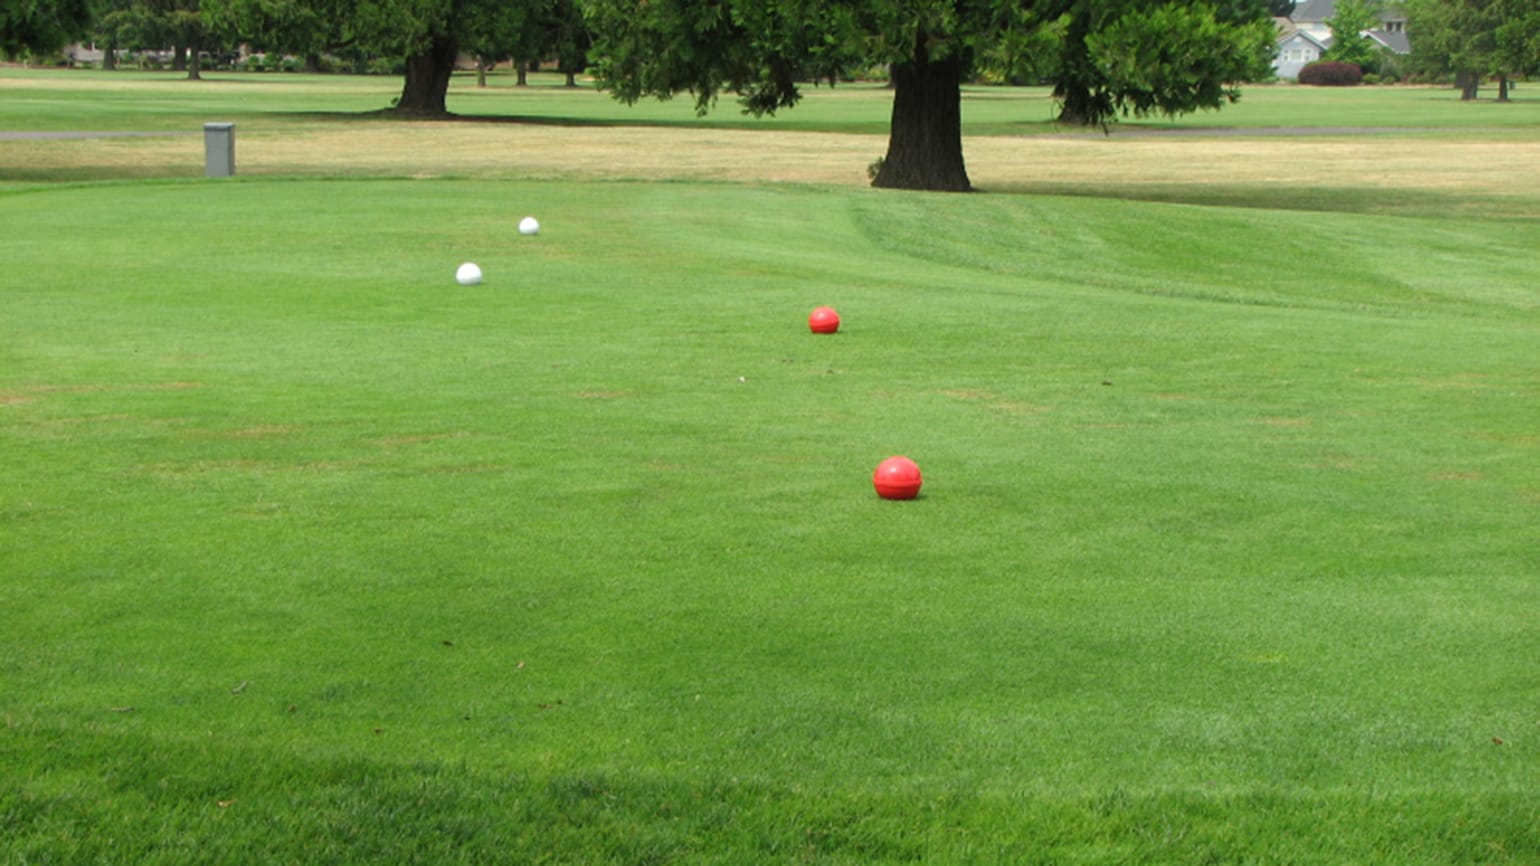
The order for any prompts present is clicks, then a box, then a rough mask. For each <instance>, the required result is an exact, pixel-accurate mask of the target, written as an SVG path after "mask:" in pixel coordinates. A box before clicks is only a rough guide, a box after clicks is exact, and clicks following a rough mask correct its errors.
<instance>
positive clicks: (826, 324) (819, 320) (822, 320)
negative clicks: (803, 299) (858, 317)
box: [807, 307, 840, 334]
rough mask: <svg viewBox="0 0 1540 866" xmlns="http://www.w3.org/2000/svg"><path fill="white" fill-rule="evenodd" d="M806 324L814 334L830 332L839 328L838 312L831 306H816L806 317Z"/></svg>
mask: <svg viewBox="0 0 1540 866" xmlns="http://www.w3.org/2000/svg"><path fill="white" fill-rule="evenodd" d="M807 326H808V328H810V329H811V330H812V331H813V333H815V334H832V333H834V332H835V331H838V330H839V329H840V314H839V313H836V312H834V308H833V307H818V308H817V309H815V310H813V312H812V313H811V314H810V315H809V316H808V317H807Z"/></svg>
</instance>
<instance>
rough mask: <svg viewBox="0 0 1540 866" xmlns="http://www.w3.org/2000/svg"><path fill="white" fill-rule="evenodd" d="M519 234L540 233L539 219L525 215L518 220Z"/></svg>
mask: <svg viewBox="0 0 1540 866" xmlns="http://www.w3.org/2000/svg"><path fill="white" fill-rule="evenodd" d="M519 234H521V235H538V234H540V221H539V220H537V219H535V218H534V217H525V218H523V219H521V220H519Z"/></svg>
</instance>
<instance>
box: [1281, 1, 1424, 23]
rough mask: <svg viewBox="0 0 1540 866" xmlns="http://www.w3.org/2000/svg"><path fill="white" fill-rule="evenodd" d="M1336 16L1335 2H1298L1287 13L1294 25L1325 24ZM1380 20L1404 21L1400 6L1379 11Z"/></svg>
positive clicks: (1395, 5) (1395, 4) (1386, 7)
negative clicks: (1292, 9) (1291, 10)
mask: <svg viewBox="0 0 1540 866" xmlns="http://www.w3.org/2000/svg"><path fill="white" fill-rule="evenodd" d="M1336 14H1337V0H1300V2H1299V3H1298V4H1297V5H1296V6H1295V7H1294V11H1293V12H1291V13H1289V18H1290V19H1291V20H1292V21H1294V23H1296V24H1325V23H1326V22H1327V21H1328V20H1330V19H1331V18H1332V17H1333V16H1335V15H1336ZM1380 18H1381V20H1393V19H1394V20H1401V21H1404V20H1406V13H1405V11H1403V10H1402V9H1401V6H1400V4H1397V3H1390V4H1387V5H1386V6H1385V7H1384V9H1382V10H1381V11H1380Z"/></svg>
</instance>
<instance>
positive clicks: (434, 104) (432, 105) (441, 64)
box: [396, 36, 459, 116]
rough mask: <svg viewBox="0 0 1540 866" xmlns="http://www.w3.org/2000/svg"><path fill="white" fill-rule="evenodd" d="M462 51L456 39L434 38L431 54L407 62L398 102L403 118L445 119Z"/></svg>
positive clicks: (413, 57)
mask: <svg viewBox="0 0 1540 866" xmlns="http://www.w3.org/2000/svg"><path fill="white" fill-rule="evenodd" d="M458 54H459V47H458V45H457V43H456V42H455V40H454V38H453V37H450V36H437V37H434V39H433V42H432V44H430V45H429V46H428V48H427V50H425V51H422V52H420V53H418V54H413V55H412V56H411V57H408V58H407V59H406V83H405V84H404V85H403V86H402V88H401V98H400V99H399V100H397V101H396V111H397V112H398V113H400V114H416V115H426V116H434V115H444V114H448V113H449V108H448V107H447V102H446V100H447V99H448V96H449V78H450V76H451V75H453V74H454V71H455V57H456V56H457V55H458Z"/></svg>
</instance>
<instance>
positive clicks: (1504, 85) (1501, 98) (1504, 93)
mask: <svg viewBox="0 0 1540 866" xmlns="http://www.w3.org/2000/svg"><path fill="white" fill-rule="evenodd" d="M1497 101H1498V102H1507V101H1508V76H1506V75H1499V76H1497Z"/></svg>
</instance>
